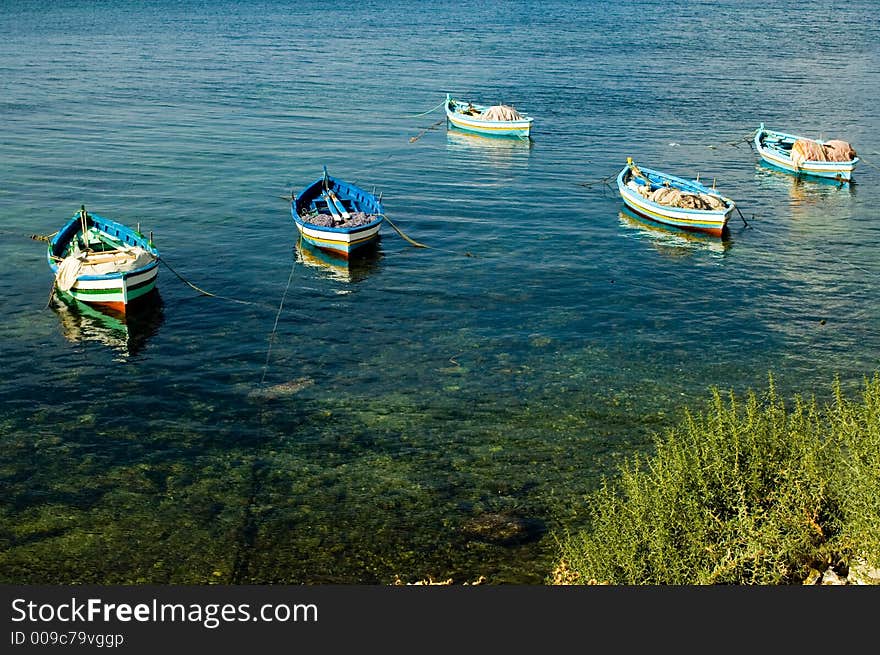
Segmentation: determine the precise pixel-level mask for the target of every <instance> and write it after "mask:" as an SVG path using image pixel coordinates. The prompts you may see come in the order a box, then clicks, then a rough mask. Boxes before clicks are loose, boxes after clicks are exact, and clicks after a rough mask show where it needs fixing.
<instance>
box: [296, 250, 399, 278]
mask: <svg viewBox="0 0 880 655" xmlns="http://www.w3.org/2000/svg"><path fill="white" fill-rule="evenodd" d="M296 255H297V261H298V262H300V263H302V264H305V265H306V266H308V267H309V268H313V269H315V270H316V271H318V272H319V273H320V274H321V275H322V276H324V277H327V278H330V279H333V280H337V281H339V282H346V283H356V282H360V281H361V280H363V279H365V278H366V277H367V276H368V275H370V273H372V272H373V271H375V270H376V269H377V268H378V266H379V260H380V259H381V258H382V251H381V247H380V243H379V242H378V241H377V242H374V243H371V244H368V245H366V246H363V247H362V248H360V249H359V250H357V251H356V253H355V254H354V255H352V256H350V257H349V259H345V258H344V257H341V256H336V255H334V254H333V253H331V252H328V251H326V250H322V249H321V248H317V247H315V246H313V245H311V244H309V243H307V242H306V241H304V240H303V239H298V240H297V242H296Z"/></svg>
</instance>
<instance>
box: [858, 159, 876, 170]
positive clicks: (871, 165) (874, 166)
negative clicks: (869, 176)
mask: <svg viewBox="0 0 880 655" xmlns="http://www.w3.org/2000/svg"><path fill="white" fill-rule="evenodd" d="M858 157H859V161H861V162H862V163H863V164H865V165H867V166H870V167H871V168H876V169H877V170H880V166H877V165H876V164H872V163H871V162H869V161H867V160H866V159H865V158H864V157H863V156H862V155H858Z"/></svg>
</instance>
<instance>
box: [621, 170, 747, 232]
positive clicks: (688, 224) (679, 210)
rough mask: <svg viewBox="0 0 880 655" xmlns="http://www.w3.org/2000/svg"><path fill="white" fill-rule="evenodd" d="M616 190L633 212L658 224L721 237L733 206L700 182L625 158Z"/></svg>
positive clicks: (733, 204)
mask: <svg viewBox="0 0 880 655" xmlns="http://www.w3.org/2000/svg"><path fill="white" fill-rule="evenodd" d="M617 188H618V190H619V191H620V196H621V198H623V202H624V204H626V206H627V207H629V208H630V209H631V210H632V211H634V212H635V213H637V214H639V215H640V216H644V217H645V218H648V219H650V220H653V221H656V222H657V223H663V224H665V225H671V226H672V227H676V228H680V229H684V230H693V231H696V232H703V233H706V234H710V235H712V236H722V234H723V233H724V230H725V228H726V227H727V221H728V219H729V218H730V215H731V214H732V213H733V210H734V209H735V208H736V204H735V203H734V202H733V200H731V199H730V198H726V197H724V196H722V195H721V194H720V193H718V192H717V191H715V189H714V185H713V188H709V187H707V186H705V185H703V184H701V183H700V182H699V180H686V179H684V178H681V177H676V176H674V175H669V174H667V173H661V172H660V171H656V170H652V169H650V168H641V167H639V166H636V165H635V163H633V160H632V158H631V157H627V160H626V166H625V167H624V168H623V170H621V171H620V173H619V174H618V176H617Z"/></svg>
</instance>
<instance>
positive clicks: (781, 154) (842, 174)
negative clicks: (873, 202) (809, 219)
mask: <svg viewBox="0 0 880 655" xmlns="http://www.w3.org/2000/svg"><path fill="white" fill-rule="evenodd" d="M799 138H800V137H798V136H796V135H794V134H786V133H784V132H776V131H773V130H768V129H766V128H764V126H763V125H761V127H759V128H758V129H757V130H756V131H755V136H754V140H753V143H754V145H755V150H756V151H757V152H758V155H759V156H760V157H761V160H762V161H763V162H764V163H765V164H768V165H770V166H772V167H774V168H777V169H779V170H783V171H786V172H787V173H793V174H795V175H805V176H809V177H821V178H824V179H827V180H836V181H838V182H850V181H851V180H852V175H853V171H854V170H855V167H856V164H858V163H859V158H858V157H856V158H855V159H852V160H850V161H845V162H833V161H804V162H801V163H800V164H796V163H795V162H794V161H793V160H792V159H791V157H790V156H789V155H788V154H786V150H790V149H791V146H792V145H793V144H794V142H795V141H797V140H798V139H799ZM773 142H776V143H780V144H784V145H785V146H787V148H782V147H778V148H775V147H771V146H770V145H768V144H770V143H773ZM818 143H822V142H821V141H819V142H818Z"/></svg>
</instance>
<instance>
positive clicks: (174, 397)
mask: <svg viewBox="0 0 880 655" xmlns="http://www.w3.org/2000/svg"><path fill="white" fill-rule="evenodd" d="M876 9H877V7H876V3H875V2H873V1H871V0H853V1H851V2H848V3H846V4H845V5H840V6H838V5H834V4H832V3H828V2H820V1H818V0H803V1H801V2H797V3H788V2H785V3H782V2H755V1H753V0H748V1H747V2H741V1H740V0H723V1H718V2H692V1H688V2H684V1H681V2H668V1H664V2H659V1H650V0H643V1H633V2H621V3H606V2H601V3H600V2H577V1H574V0H545V1H544V2H541V3H532V2H500V1H493V0H487V1H484V2H475V3H459V2H451V1H442V0H441V1H438V2H416V1H414V0H401V1H399V2H396V3H390V4H389V3H378V2H352V1H343V0H338V1H334V0H325V1H322V2H296V3H291V2H281V1H277V2H276V1H274V0H265V1H263V2H232V1H230V0H219V1H217V2H177V1H171V0H153V1H151V2H124V1H122V0H120V1H115V2H111V1H109V0H108V1H103V2H93V1H80V2H76V1H70V2H63V3H46V2H36V1H30V0H18V1H17V2H3V3H2V4H0V112H2V113H0V116H2V124H0V180H2V182H0V261H2V272H3V274H2V275H0V299H2V300H0V303H2V314H0V316H2V318H0V365H2V372H3V375H2V378H0V488H2V493H0V581H2V582H6V583H10V582H11V583H108V584H114V583H159V584H165V583H197V584H202V583H212V582H217V583H225V584H246V583H309V584H322V583H326V584H330V583H361V584H389V583H392V582H394V581H395V580H397V579H399V580H401V581H404V582H414V581H416V580H424V579H428V578H431V579H433V580H435V581H438V580H447V579H453V580H454V582H456V583H464V582H470V581H475V580H478V579H479V578H480V576H484V578H485V580H486V581H488V582H490V583H493V584H505V583H508V584H510V583H514V584H540V583H542V582H543V581H544V579H545V578H546V576H548V575H549V573H550V571H551V570H552V568H553V565H554V563H555V558H556V539H557V538H558V537H561V536H563V535H564V534H565V533H566V532H568V531H575V530H578V529H580V528H581V527H583V526H584V524H585V520H586V517H587V512H586V506H585V502H586V501H585V497H586V496H587V494H589V493H590V492H591V491H592V490H593V489H595V487H596V485H597V484H598V483H599V482H600V480H601V478H602V477H603V476H608V475H614V473H615V471H616V469H617V466H618V465H620V464H621V463H622V462H623V461H624V460H626V459H627V458H629V457H631V456H632V455H634V454H636V453H646V452H649V451H650V448H651V443H652V439H653V437H654V435H655V434H657V433H662V431H664V430H665V429H667V428H669V427H671V426H673V425H675V424H676V423H677V421H678V420H679V419H680V418H681V416H682V413H683V410H684V409H685V408H687V407H690V408H692V409H694V410H700V409H701V408H702V407H703V406H704V404H705V403H706V401H707V400H708V399H709V397H710V390H711V389H712V388H713V387H717V388H719V389H721V390H722V391H724V392H725V393H727V392H728V391H733V392H734V393H736V394H737V395H738V396H739V395H744V394H746V393H747V392H748V391H749V390H755V391H756V392H757V393H762V392H763V391H765V390H766V389H767V385H768V379H769V377H770V376H771V375H772V376H773V379H774V382H775V384H776V386H777V389H778V390H779V391H780V392H781V393H782V394H784V395H785V396H786V397H793V396H794V395H795V394H804V395H808V396H809V395H816V397H817V399H818V400H820V401H821V402H824V401H826V400H830V394H831V385H832V382H833V380H834V378H835V376H839V378H840V380H841V384H842V385H843V387H844V389H845V390H846V391H847V392H848V393H851V394H856V393H858V390H859V387H860V385H861V382H862V379H863V377H864V376H870V375H872V374H873V372H874V371H875V370H877V368H878V355H880V286H878V275H880V260H878V256H877V255H878V250H880V239H878V230H877V224H878V221H880V212H878V206H880V190H878V189H880V184H878V182H880V174H878V168H877V166H878V164H880V140H878V133H880V103H878V92H877V90H878V89H880V49H878V47H877V43H878V41H880V23H878V22H877V19H876ZM447 92H450V93H452V94H453V95H455V96H456V97H460V98H465V99H471V100H473V101H475V102H479V103H487V104H496V103H506V104H513V105H514V106H516V107H517V108H518V109H520V110H521V111H524V112H527V113H528V114H530V115H532V116H533V117H534V118H535V123H534V133H533V136H532V139H531V141H530V142H522V141H510V140H503V139H502V140H499V139H494V140H493V139H486V138H481V137H475V136H468V135H467V134H464V133H460V132H455V131H454V130H453V129H447V127H446V125H445V121H444V116H443V113H442V110H441V109H440V108H439V105H440V103H441V102H442V101H443V99H444V98H445V95H446V93H447ZM432 108H433V109H434V110H433V111H430V110H431V109H432ZM426 112H427V113H426ZM419 114H422V115H420V116H419ZM760 122H764V123H765V124H766V125H767V126H768V127H771V128H775V129H780V130H783V131H788V132H794V133H797V134H804V135H806V136H813V137H824V138H841V139H845V140H848V141H850V142H851V143H852V144H853V146H854V147H855V148H856V150H857V151H858V153H859V155H861V156H862V158H863V163H862V164H861V165H860V167H859V168H858V169H857V170H856V174H855V182H854V183H853V184H851V185H848V186H845V187H838V186H837V185H833V184H824V183H820V182H811V181H807V180H798V179H796V178H793V177H791V176H789V175H786V174H784V173H779V172H774V171H772V170H770V169H767V168H765V167H764V166H762V165H760V164H759V163H758V162H757V158H756V155H755V153H754V151H753V150H752V149H751V147H750V146H749V144H748V143H746V142H745V141H744V139H747V138H748V137H749V136H750V135H751V133H753V132H754V130H755V128H756V127H757V126H758V124H759V123H760ZM628 156H632V157H633V158H634V159H635V161H636V163H640V164H642V165H644V166H646V167H650V168H658V169H661V170H665V171H667V172H670V173H673V174H676V175H680V176H685V177H693V176H696V175H697V174H699V175H700V178H701V179H702V180H703V181H707V180H711V181H715V182H716V184H717V187H718V188H719V189H720V190H722V191H723V192H724V193H725V194H727V195H729V196H731V197H733V198H734V199H735V200H737V202H738V204H739V207H740V209H741V211H742V217H741V216H740V215H738V214H735V215H734V217H733V219H732V220H731V221H730V228H731V229H730V235H729V237H728V238H726V239H723V240H719V239H711V238H708V239H707V238H693V237H687V236H685V235H682V234H679V233H674V232H669V231H667V230H664V229H660V228H657V227H656V226H655V227H652V226H648V225H646V224H644V223H641V222H639V221H637V220H635V219H633V218H632V217H630V216H628V215H627V214H625V213H624V212H623V208H622V203H621V201H620V199H619V197H618V196H617V194H616V192H615V191H613V190H612V189H611V188H610V187H609V186H608V184H606V182H610V181H612V178H613V176H614V175H616V173H617V172H618V171H619V170H620V169H621V168H622V166H623V165H624V163H625V162H626V158H627V157H628ZM324 165H326V166H327V168H328V170H329V172H330V173H331V174H332V175H336V176H338V177H341V178H344V179H347V180H350V181H353V182H357V183H359V184H360V185H361V186H364V187H366V188H368V189H372V188H375V189H376V190H377V192H381V193H382V198H383V201H384V203H385V206H386V210H387V215H388V218H389V219H390V220H391V221H392V222H393V224H394V225H396V226H397V227H398V228H399V229H400V230H402V231H403V232H404V234H406V235H407V236H408V237H410V238H411V239H414V240H416V241H418V242H420V243H422V244H424V245H426V246H428V247H427V248H415V247H413V246H412V245H411V244H410V243H409V242H408V241H406V240H405V239H403V238H402V237H401V236H400V235H399V234H398V233H397V232H396V231H394V230H393V229H392V228H391V226H390V225H387V224H386V225H385V226H384V227H383V228H382V235H381V242H380V244H379V246H378V248H377V249H376V251H375V252H374V253H371V254H370V256H369V257H367V258H366V259H364V260H363V261H360V262H357V263H356V264H355V265H353V266H352V268H351V270H346V269H344V268H340V267H339V266H338V265H334V264H332V263H327V262H325V261H322V260H321V259H320V258H319V257H316V256H315V254H314V253H310V252H308V251H306V252H301V251H300V248H299V247H298V245H297V235H296V230H295V227H294V225H293V223H292V221H291V220H290V213H289V204H288V202H287V201H285V200H284V199H283V198H282V196H285V195H289V194H290V192H291V190H294V191H295V190H297V189H299V188H301V187H304V186H305V185H307V184H308V183H310V182H311V181H312V180H314V179H315V178H317V177H318V176H319V175H320V174H321V168H322V166H324ZM82 204H85V206H86V207H87V208H88V209H89V210H91V211H93V212H95V213H98V214H100V215H103V216H106V217H109V218H115V219H116V220H119V221H121V222H124V223H127V224H130V225H140V228H141V230H142V231H144V232H152V233H153V237H154V242H155V244H156V246H157V247H158V248H159V249H160V252H161V254H162V257H163V260H164V262H165V263H166V264H167V266H162V267H161V269H160V274H159V284H158V290H159V293H158V296H159V297H158V299H157V300H156V301H155V302H154V303H151V304H150V306H149V308H148V311H143V312H139V313H136V314H135V315H134V316H133V317H132V318H131V319H130V321H129V323H128V324H127V325H126V324H123V323H120V322H118V321H117V322H114V321H112V320H110V319H108V318H107V317H103V316H102V315H100V314H98V315H95V314H94V313H90V312H88V311H85V310H84V309H83V308H81V307H76V306H73V307H70V306H68V305H66V304H63V303H60V302H59V301H58V300H52V301H51V302H50V297H49V293H50V289H51V286H52V276H51V274H50V272H49V269H48V266H47V264H46V261H45V243H43V242H41V241H38V240H34V239H32V238H31V235H38V236H39V235H48V234H51V233H53V232H54V231H55V230H57V229H58V228H59V227H60V226H61V224H62V223H63V222H64V221H66V220H67V219H68V218H69V217H70V216H72V215H73V213H74V212H75V211H76V210H77V209H79V207H80V205H82ZM184 280H185V281H187V282H189V284H186V283H185V282H184ZM190 285H192V286H190ZM194 287H197V288H198V289H201V290H203V291H206V292H208V293H210V294H213V295H206V294H204V293H200V292H199V291H198V290H197V289H196V288H194Z"/></svg>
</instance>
